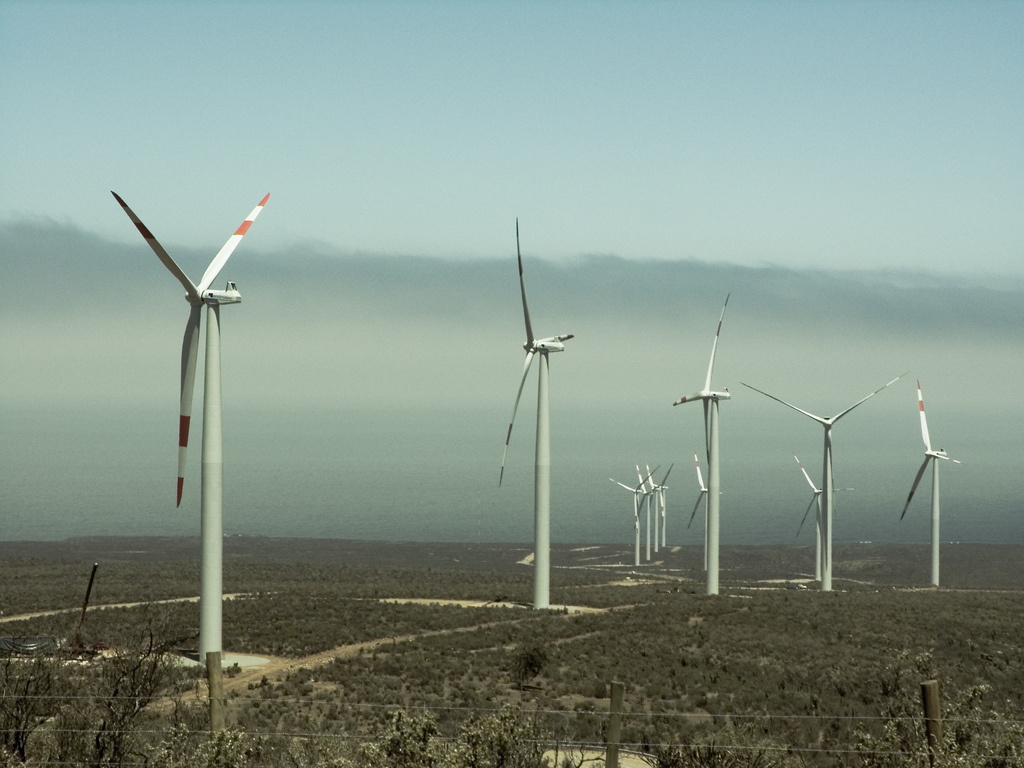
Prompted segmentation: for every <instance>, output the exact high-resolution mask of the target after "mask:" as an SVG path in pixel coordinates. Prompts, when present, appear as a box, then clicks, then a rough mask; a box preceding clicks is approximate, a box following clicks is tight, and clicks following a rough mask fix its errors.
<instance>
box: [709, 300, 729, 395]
mask: <svg viewBox="0 0 1024 768" xmlns="http://www.w3.org/2000/svg"><path fill="white" fill-rule="evenodd" d="M730 295H731V294H728V293H727V294H726V295H725V304H724V305H723V306H722V314H721V315H720V316H719V318H718V328H717V329H716V330H715V340H714V341H713V342H712V343H711V362H710V363H709V364H708V378H707V380H706V381H705V382H704V391H705V392H710V391H711V371H712V370H713V369H714V367H715V351H716V350H717V349H718V335H719V334H720V333H721V332H722V320H723V318H725V308H726V307H727V306H729V296H730Z"/></svg>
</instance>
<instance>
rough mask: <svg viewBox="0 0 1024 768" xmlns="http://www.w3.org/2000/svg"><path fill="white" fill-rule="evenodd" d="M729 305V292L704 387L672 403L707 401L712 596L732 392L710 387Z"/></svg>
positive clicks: (707, 553)
mask: <svg viewBox="0 0 1024 768" xmlns="http://www.w3.org/2000/svg"><path fill="white" fill-rule="evenodd" d="M727 306H729V296H728V295H726V297H725V304H724V305H723V306H722V314H721V316H720V317H719V318H718V329H717V330H716V331H715V340H714V342H712V344H711V362H710V363H709V364H708V375H707V378H706V379H705V380H704V389H702V390H701V391H700V392H694V393H693V394H692V395H689V396H687V397H684V398H681V399H679V400H677V401H676V402H674V403H672V405H680V404H682V403H692V402H693V401H694V400H700V401H702V402H703V403H704V440H705V447H706V448H707V458H708V493H707V501H708V521H707V528H706V533H705V536H706V539H707V543H706V549H705V556H706V557H707V579H708V581H707V594H709V595H717V594H718V506H719V501H720V499H719V496H720V494H721V486H722V483H721V475H720V472H719V467H718V401H719V400H728V399H729V398H730V397H732V395H730V394H729V390H725V391H722V392H715V391H714V390H712V389H711V372H712V370H713V369H714V367H715V351H716V350H717V349H718V335H719V334H720V333H721V332H722V319H723V318H724V317H725V308H726V307H727Z"/></svg>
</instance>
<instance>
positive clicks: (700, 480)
mask: <svg viewBox="0 0 1024 768" xmlns="http://www.w3.org/2000/svg"><path fill="white" fill-rule="evenodd" d="M693 461H694V463H696V465H697V482H698V483H700V490H701V492H703V493H707V490H708V489H707V487H706V486H705V485H704V476H703V475H702V474H701V473H700V459H698V458H697V454H696V453H695V454H693Z"/></svg>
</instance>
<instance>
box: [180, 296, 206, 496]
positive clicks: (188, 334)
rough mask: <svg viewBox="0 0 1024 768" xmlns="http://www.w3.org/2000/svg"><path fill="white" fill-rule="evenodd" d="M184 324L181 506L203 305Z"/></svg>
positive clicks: (196, 306) (193, 306)
mask: <svg viewBox="0 0 1024 768" xmlns="http://www.w3.org/2000/svg"><path fill="white" fill-rule="evenodd" d="M191 310H192V311H191V312H189V315H188V323H186V324H185V336H184V338H183V339H182V341H181V409H180V411H179V414H180V415H179V419H178V501H177V503H176V504H175V506H177V507H180V506H181V492H182V489H183V488H184V486H185V458H186V456H187V454H188V429H189V423H190V421H191V419H192V393H193V390H194V388H195V381H196V356H197V353H198V351H199V319H200V317H201V316H202V311H203V305H202V304H193V305H192V307H191Z"/></svg>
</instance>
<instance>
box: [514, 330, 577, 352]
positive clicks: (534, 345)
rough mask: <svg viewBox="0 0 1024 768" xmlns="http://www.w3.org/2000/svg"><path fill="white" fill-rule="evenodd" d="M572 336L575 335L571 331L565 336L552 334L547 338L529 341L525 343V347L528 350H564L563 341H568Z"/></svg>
mask: <svg viewBox="0 0 1024 768" xmlns="http://www.w3.org/2000/svg"><path fill="white" fill-rule="evenodd" d="M572 336H573V335H572V334H571V333H569V334H566V335H565V336H550V337H548V338H546V339H536V340H534V341H528V342H526V343H525V344H523V349H525V350H526V351H527V352H564V351H565V344H563V343H562V342H563V341H568V340H569V339H571V338H572Z"/></svg>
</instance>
